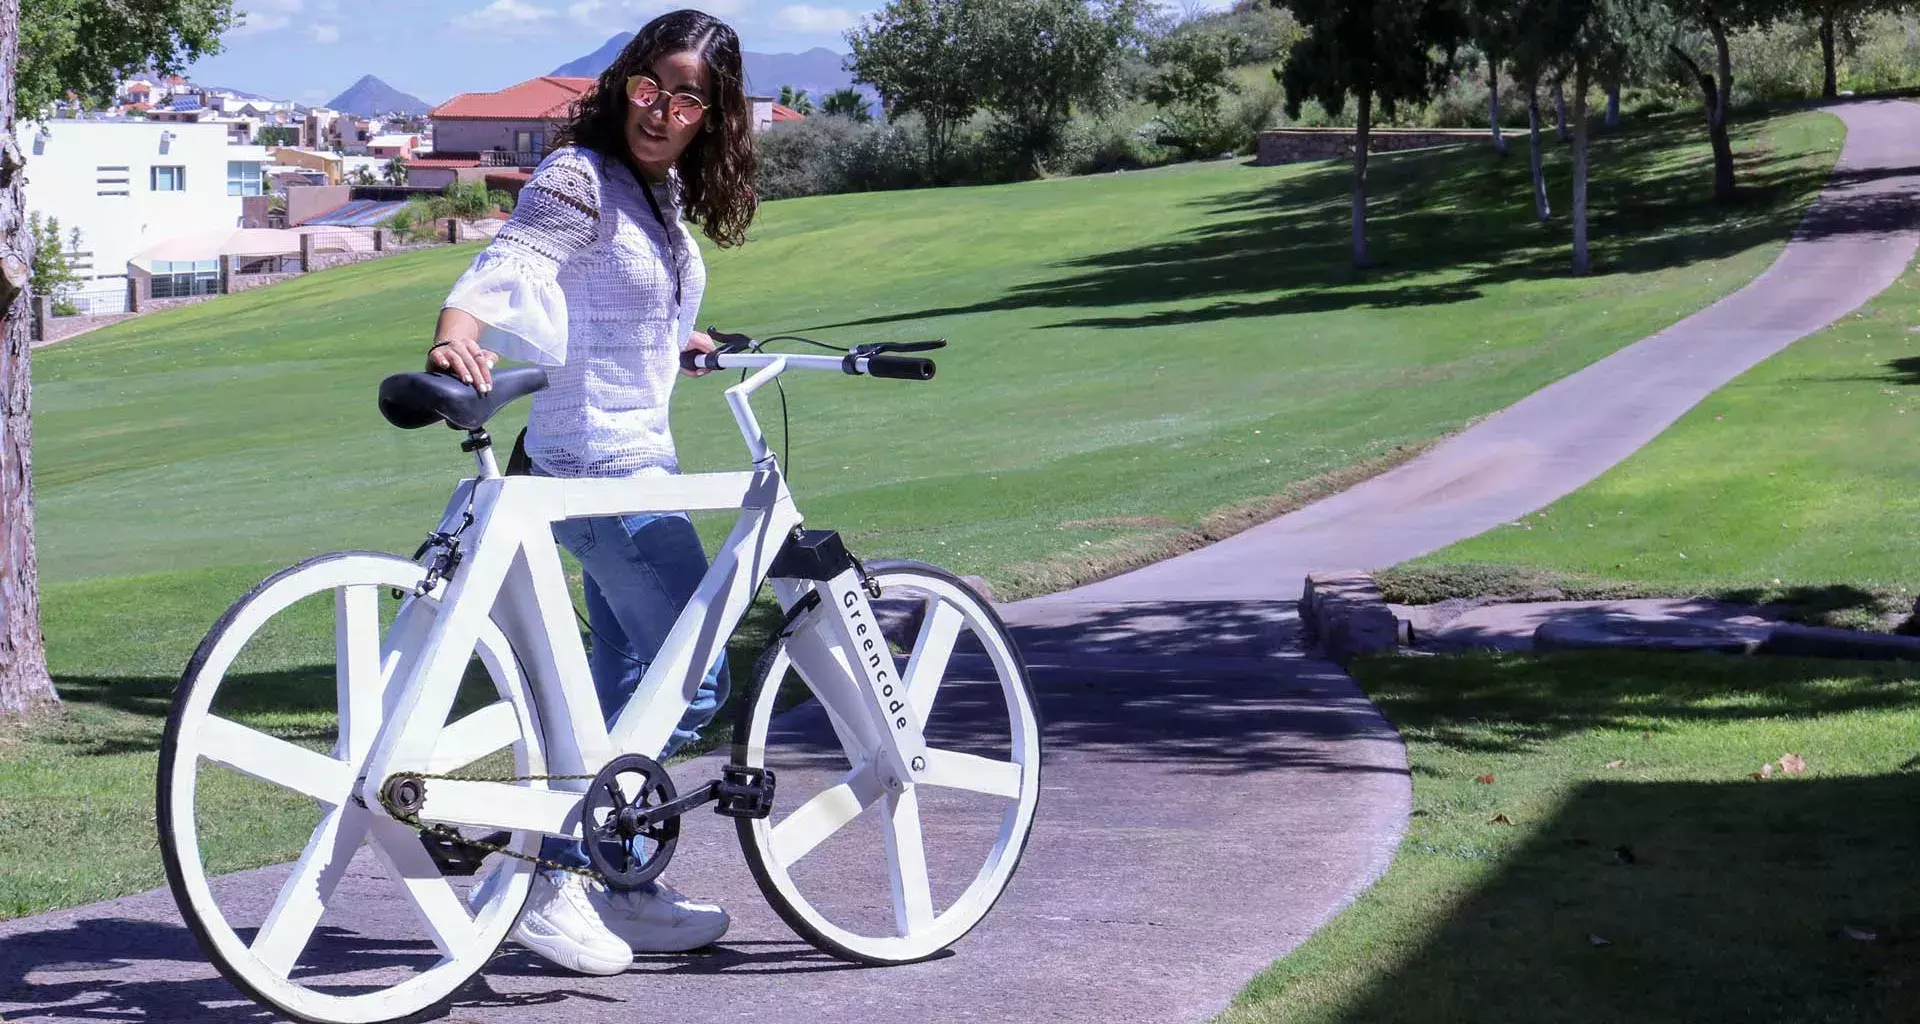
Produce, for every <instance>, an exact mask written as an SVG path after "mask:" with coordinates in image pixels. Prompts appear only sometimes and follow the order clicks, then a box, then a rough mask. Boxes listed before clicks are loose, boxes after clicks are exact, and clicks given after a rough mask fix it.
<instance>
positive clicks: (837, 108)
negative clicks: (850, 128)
mask: <svg viewBox="0 0 1920 1024" xmlns="http://www.w3.org/2000/svg"><path fill="white" fill-rule="evenodd" d="M820 112H821V113H823V114H830V115H832V116H835V117H844V118H846V119H847V120H849V121H852V122H853V123H855V124H866V123H868V122H870V121H872V120H873V111H872V110H871V109H869V104H868V103H867V98H866V97H865V96H862V95H860V90H858V89H855V88H854V87H853V86H847V87H846V88H845V89H835V90H834V91H832V92H830V93H828V94H827V95H826V98H824V99H822V100H821V101H820Z"/></svg>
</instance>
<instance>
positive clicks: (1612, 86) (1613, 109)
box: [1606, 78, 1620, 129]
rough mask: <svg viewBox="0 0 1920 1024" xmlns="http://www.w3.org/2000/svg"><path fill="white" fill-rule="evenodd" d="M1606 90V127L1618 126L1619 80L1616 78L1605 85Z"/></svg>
mask: <svg viewBox="0 0 1920 1024" xmlns="http://www.w3.org/2000/svg"><path fill="white" fill-rule="evenodd" d="M1606 90H1607V127H1608V128H1610V129H1611V128H1618V127H1620V80H1619V79H1618V78H1616V79H1614V80H1613V81H1611V82H1608V83H1607V85H1606Z"/></svg>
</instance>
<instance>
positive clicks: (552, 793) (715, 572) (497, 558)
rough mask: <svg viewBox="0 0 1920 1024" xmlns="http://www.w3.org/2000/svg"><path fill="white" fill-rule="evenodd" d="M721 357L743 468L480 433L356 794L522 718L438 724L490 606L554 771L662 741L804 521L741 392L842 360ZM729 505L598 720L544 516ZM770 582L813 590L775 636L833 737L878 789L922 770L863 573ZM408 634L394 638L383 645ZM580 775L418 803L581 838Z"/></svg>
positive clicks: (917, 737) (459, 759) (506, 715)
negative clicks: (592, 457) (569, 468)
mask: <svg viewBox="0 0 1920 1024" xmlns="http://www.w3.org/2000/svg"><path fill="white" fill-rule="evenodd" d="M727 361H728V365H729V366H730V367H736V368H753V367H759V372H758V373H756V374H754V375H753V376H752V377H751V378H749V379H747V380H745V381H743V382H741V383H740V384H737V385H735V386H734V387H731V388H728V389H727V392H726V395H727V402H728V404H729V405H730V406H731V407H732V409H733V414H734V419H735V420H736V421H737V422H738V424H739V427H740V433H741V436H742V437H744V438H745V439H746V442H747V449H748V451H749V453H750V454H751V455H752V458H753V463H754V467H755V468H754V470H753V471H751V472H738V473H711V474H698V475H686V476H672V477H647V478H638V479H592V478H578V479H564V478H555V477H536V476H513V477H504V476H501V475H500V472H499V469H498V467H497V465H496V463H495V460H494V456H493V453H492V451H491V450H490V449H484V448H483V449H481V450H480V451H479V452H477V453H476V458H477V459H478V461H479V465H480V473H479V476H478V477H476V478H474V479H470V480H464V481H462V482H461V484H460V486H459V487H458V489H456V490H455V492H454V495H453V499H452V501H450V502H449V503H448V506H447V512H446V516H445V517H444V518H443V520H442V523H441V529H442V530H446V531H451V530H452V529H454V528H455V527H456V526H458V525H459V524H460V523H461V522H462V521H463V519H464V517H465V516H466V515H467V514H468V512H469V511H470V512H471V514H472V516H473V520H472V522H471V524H470V525H468V527H467V529H466V531H465V532H464V533H462V534H461V537H462V540H463V542H464V543H463V547H464V549H465V554H464V558H463V561H462V563H461V564H460V565H459V566H458V568H457V571H456V572H454V574H453V576H452V578H451V580H450V581H448V582H446V583H444V584H442V585H441V586H440V588H439V589H438V591H437V592H436V593H434V594H432V595H430V596H431V597H436V598H437V599H438V605H439V607H438V614H436V615H433V616H432V618H431V620H430V624H424V622H423V619H416V620H414V621H413V622H411V623H410V622H409V621H408V619H407V615H408V611H407V610H403V611H402V613H401V618H400V619H399V620H396V622H395V624H394V626H393V633H394V637H395V638H396V639H398V638H401V637H404V636H406V631H407V630H408V629H414V630H418V629H420V628H421V627H422V625H423V624H424V628H425V631H426V635H425V637H424V638H423V639H422V640H421V641H420V643H419V645H418V647H417V648H414V649H413V656H411V657H408V658H406V659H405V660H403V661H401V662H399V663H398V665H397V667H396V669H395V670H396V671H398V672H399V673H401V678H400V679H399V680H397V683H398V685H397V686H396V687H395V688H394V689H393V690H391V691H389V692H390V693H392V694H393V697H392V698H391V704H390V706H389V707H387V708H386V709H385V712H384V714H383V716H382V717H383V721H384V722H385V723H387V725H386V727H385V728H384V729H383V730H382V731H381V733H380V735H379V737H378V739H377V740H376V741H374V744H373V746H374V749H373V753H372V756H371V758H370V759H369V760H368V762H367V773H366V774H365V775H364V776H363V777H362V778H361V779H360V780H359V781H358V782H357V784H356V787H357V792H358V794H359V796H360V797H361V799H363V800H365V801H366V803H367V806H368V807H374V808H377V807H380V806H381V803H380V792H381V787H382V784H383V783H384V781H385V780H386V779H387V778H388V777H389V776H390V775H392V774H394V773H396V772H410V771H411V772H427V773H431V772H434V771H436V770H437V768H438V767H444V766H454V765H464V764H469V763H471V762H473V761H474V760H476V759H477V758H478V757H481V756H484V755H485V754H487V753H489V752H491V751H493V750H497V749H499V748H500V747H501V746H503V745H504V744H505V743H506V742H511V733H510V732H508V733H506V734H505V735H506V736H507V738H506V739H505V740H503V739H502V735H503V731H504V730H511V729H515V728H518V726H517V724H516V723H515V721H514V715H513V712H512V708H511V707H509V706H507V705H495V707H496V708H498V709H499V710H498V711H495V710H493V709H487V710H486V711H483V712H480V713H476V714H473V715H470V716H468V717H466V718H464V719H462V720H460V721H459V722H457V723H454V725H452V726H451V727H449V726H447V725H445V724H444V723H446V722H447V717H448V713H449V711H450V710H451V709H452V707H453V702H454V698H455V696H456V694H457V691H458V690H459V687H460V682H461V678H462V676H463V675H464V673H465V672H466V669H467V665H468V662H469V658H470V656H471V654H472V651H473V650H474V645H475V643H476V642H477V641H478V639H479V637H480V633H481V630H482V628H483V626H484V625H485V624H486V623H487V621H488V620H489V619H490V620H491V621H492V622H493V623H495V624H497V625H498V627H499V628H500V629H501V630H502V631H503V632H504V633H505V634H506V636H507V639H508V640H509V641H510V642H511V644H512V647H513V650H514V652H515V653H516V654H517V655H518V656H519V658H520V662H521V668H522V671H523V672H524V673H525V675H526V677H527V679H528V680H529V685H530V688H531V691H532V693H533V695H534V704H535V709H534V710H535V716H536V717H535V721H536V725H537V727H538V728H540V729H541V731H542V736H543V737H544V741H545V748H546V761H547V765H546V770H547V772H548V773H550V774H555V775H591V774H593V773H594V772H596V771H598V770H599V769H600V768H601V767H602V766H604V765H605V764H606V763H607V762H608V761H609V760H611V759H612V758H613V757H614V756H615V755H617V754H621V753H627V752H632V753H640V754H644V755H646V756H648V757H657V756H659V754H660V753H661V751H662V749H663V748H664V747H665V746H666V744H667V741H668V739H669V737H670V736H671V733H672V730H673V728H674V726H675V724H677V723H678V722H679V720H680V718H681V715H682V714H683V713H684V712H685V710H686V708H687V706H688V704H689V703H691V701H692V700H693V698H694V695H695V692H696V691H697V690H698V688H699V686H700V683H701V681H702V679H703V678H704V677H705V676H706V674H707V672H708V671H709V670H710V669H711V668H712V666H713V665H714V663H715V662H716V661H717V660H718V659H719V657H720V655H721V654H722V652H723V651H724V646H725V643H726V640H727V638H728V637H729V636H731V635H732V633H733V630H734V627H735V626H736V625H738V623H739V621H740V619H741V617H742V616H743V615H745V614H746V611H747V608H748V606H749V605H750V604H751V602H752V600H753V595H754V593H755V592H756V591H757V590H758V589H759V587H760V584H761V583H762V582H764V581H765V580H766V579H767V573H768V569H769V567H770V566H771V565H772V563H773V560H774V557H775V556H776V555H777V554H778V553H779V551H780V549H781V548H782V546H784V545H785V544H786V542H787V539H788V537H789V536H790V535H791V534H792V533H793V532H794V531H795V530H796V529H797V528H798V527H799V525H800V523H801V516H800V513H799V511H798V510H797V509H795V508H794V504H793V496H792V494H790V493H789V492H788V490H787V485H786V481H785V480H784V479H783V478H782V477H781V475H780V468H779V466H778V464H777V462H776V460H775V459H774V457H773V454H772V453H771V452H770V451H769V450H768V448H767V444H766V439H765V437H764V436H763V434H762V433H761V430H760V424H759V422H758V420H757V419H756V418H755V417H754V414H753V409H752V406H751V404H750V400H751V397H752V395H753V393H754V392H755V391H756V390H758V389H759V388H761V387H762V386H764V385H766V384H767V383H769V382H770V381H772V380H773V379H774V378H775V377H777V376H779V375H780V374H781V373H783V372H785V371H786V370H788V369H820V370H828V369H830V370H833V371H835V372H841V371H842V369H843V368H842V362H841V359H840V357H838V356H793V355H778V356H748V355H741V356H729V357H727ZM725 509H738V510H739V512H740V518H739V520H738V521H737V522H736V523H735V525H734V528H733V531H732V532H731V533H730V534H729V535H728V537H727V540H726V543H725V544H724V545H722V547H721V549H720V552H719V554H718V556H717V557H716V558H715V559H714V560H713V564H712V566H711V567H710V568H709V569H708V571H707V574H706V576H705V577H704V578H702V579H701V581H700V585H699V587H698V588H697V589H696V590H695V592H694V595H693V598H692V599H691V600H690V601H689V602H688V603H687V606H686V608H685V609H684V610H683V611H682V612H681V613H680V616H679V618H678V619H677V620H676V621H675V622H674V625H673V629H672V631H671V632H670V633H669V634H668V636H667V639H666V641H665V643H664V644H663V645H662V647H661V649H660V651H659V654H658V655H657V657H656V658H655V659H654V661H653V662H652V664H651V665H650V666H649V667H648V668H647V670H646V672H645V674H644V675H643V676H642V678H641V681H640V684H639V688H638V689H637V690H636V691H635V692H634V694H633V695H632V697H630V698H629V699H628V701H627V703H626V705H625V706H624V707H623V708H622V709H621V710H620V712H619V713H618V715H617V716H616V717H615V719H614V721H613V723H612V725H611V727H608V726H607V725H605V724H604V723H603V721H602V718H601V711H600V704H599V699H598V697H597V696H596V695H595V691H594V687H593V680H592V675H591V673H590V671H589V669H588V664H587V655H586V647H585V644H584V643H583V642H582V640H581V638H580V633H579V630H578V628H577V627H576V625H575V621H574V614H573V600H572V595H571V594H570V593H569V591H568V589H567V582H566V577H565V575H564V572H563V570H562V568H561V564H560V557H559V552H558V549H557V546H556V544H555V541H554V538H553V532H552V524H553V523H555V522H558V521H560V520H562V519H572V518H577V517H583V516H607V515H621V514H630V513H642V512H678V511H710V510H725ZM773 582H774V593H775V595H776V597H777V598H778V600H779V602H780V605H781V607H782V608H783V609H784V610H787V611H789V612H791V611H792V610H793V609H794V607H795V606H796V605H798V604H800V603H801V602H803V601H807V600H809V597H808V595H809V594H810V593H813V592H816V591H817V592H818V593H819V602H818V604H817V606H815V607H814V608H812V609H810V610H808V611H806V612H804V613H803V614H802V616H801V617H800V619H799V620H798V625H797V626H796V628H795V630H794V633H793V635H792V636H791V637H790V638H789V639H788V641H787V643H788V648H787V649H788V652H789V654H790V655H791V656H792V659H793V663H794V668H795V670H796V671H798V672H799V673H800V675H801V677H802V678H803V679H804V680H805V681H806V682H807V683H808V685H809V686H810V687H811V688H812V689H813V691H814V692H815V693H816V694H817V695H819V697H820V700H821V703H822V704H823V705H825V707H826V709H827V712H828V714H829V717H830V719H831V721H832V724H833V727H834V730H835V731H836V733H838V735H839V738H840V740H841V742H842V744H843V745H844V746H845V748H846V749H847V750H848V751H849V752H855V751H861V752H865V753H866V755H867V762H868V765H869V766H870V767H871V768H872V769H873V771H874V773H875V775H876V777H877V778H878V779H879V780H880V782H881V784H883V785H885V786H886V787H887V788H889V789H894V790H898V789H900V788H902V787H903V785H904V784H905V783H906V782H910V781H918V779H919V775H920V772H922V771H923V770H924V769H925V766H926V762H925V760H924V754H925V742H924V740H923V739H922V738H921V731H920V730H921V722H920V720H919V718H918V717H917V716H916V715H915V714H914V713H913V712H912V711H911V710H909V707H910V705H909V701H908V697H907V693H906V683H905V682H903V681H902V680H900V679H899V678H898V676H897V675H896V673H895V671H894V662H893V658H892V656H891V654H890V653H889V651H888V648H887V644H886V641H885V640H884V639H883V638H882V637H881V636H880V631H879V628H878V626H877V624H876V623H875V621H874V618H873V609H872V607H871V606H870V605H869V603H868V595H867V593H866V591H865V589H864V587H863V586H862V581H861V580H860V578H859V574H858V573H857V572H856V571H855V570H852V569H849V570H847V571H845V572H842V573H841V574H839V575H838V576H836V577H835V578H834V579H832V580H827V581H810V580H786V579H776V580H774V581H773ZM417 604H418V603H417V602H416V605H417ZM421 614H422V616H423V618H424V612H422V613H421ZM404 647H405V645H403V644H401V643H395V642H390V643H389V648H390V649H395V650H400V649H403V648H404ZM372 678H374V679H378V678H379V673H377V672H376V673H374V674H373V675H372ZM342 724H343V731H344V732H347V733H351V732H352V727H353V723H342ZM587 785H588V784H587V782H586V781H585V780H564V781H563V780H554V781H552V782H535V783H534V784H533V785H531V786H526V785H514V784H508V783H499V782H476V781H456V780H442V779H435V780H433V781H432V782H431V783H430V784H429V785H428V786H427V796H426V800H425V804H424V807H423V808H422V809H421V810H420V811H419V814H418V816H419V818H420V819H421V820H422V821H427V822H443V823H446V824H450V825H469V826H475V827H480V828H488V829H506V830H514V831H519V830H528V831H534V832H542V833H546V834H549V835H555V836H571V837H574V838H579V837H580V836H581V835H582V829H581V822H580V810H581V804H582V799H581V794H582V793H584V792H585V790H586V789H587Z"/></svg>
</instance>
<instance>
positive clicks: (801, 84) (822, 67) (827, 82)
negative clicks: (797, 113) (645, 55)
mask: <svg viewBox="0 0 1920 1024" xmlns="http://www.w3.org/2000/svg"><path fill="white" fill-rule="evenodd" d="M632 38H633V33H631V32H622V33H620V34H619V35H616V36H614V37H613V38H611V39H608V40H607V41H606V42H605V43H603V44H601V46H600V48H599V49H598V50H595V51H593V52H592V53H589V54H587V55H586V56H584V57H581V58H580V59H578V60H571V61H568V62H567V63H565V64H562V65H560V66H559V67H557V68H554V69H553V72H552V73H553V74H555V75H566V76H572V77H576V78H594V77H597V76H598V75H599V74H600V72H602V71H605V70H606V69H607V68H608V66H609V65H611V64H612V63H613V59H614V58H615V57H618V56H619V55H620V50H621V48H622V47H624V46H626V45H627V41H628V40H630V39H632ZM740 57H741V61H742V63H743V64H744V65H745V69H744V70H745V71H746V74H747V91H748V92H749V93H752V94H754V95H757V96H778V95H779V94H780V87H781V86H783V85H791V86H793V87H794V88H796V89H805V90H807V94H808V95H810V96H812V97H813V98H814V99H815V100H818V99H819V98H820V97H822V96H825V95H826V94H827V93H830V92H832V91H834V90H835V89H844V88H846V87H847V86H849V85H852V84H853V73H852V72H850V71H847V70H846V69H844V68H842V67H841V66H840V65H842V64H844V63H845V62H846V59H847V58H846V56H845V55H844V54H838V53H835V52H833V51H832V50H829V49H827V48H826V47H824V46H816V47H814V48H813V49H811V50H808V51H807V52H805V53H754V52H752V51H747V52H744V53H742V54H741V55H740ZM861 91H862V92H871V90H867V89H863V90H861Z"/></svg>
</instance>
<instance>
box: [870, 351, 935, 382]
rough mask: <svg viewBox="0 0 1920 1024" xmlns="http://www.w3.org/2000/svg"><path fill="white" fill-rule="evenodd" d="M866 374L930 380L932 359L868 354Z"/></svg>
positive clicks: (931, 376)
mask: <svg viewBox="0 0 1920 1024" xmlns="http://www.w3.org/2000/svg"><path fill="white" fill-rule="evenodd" d="M867 374H868V375H869V376H873V377H888V378H891V379H893V380H932V379H933V360H931V359H914V358H912V357H910V356H868V357H867Z"/></svg>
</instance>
